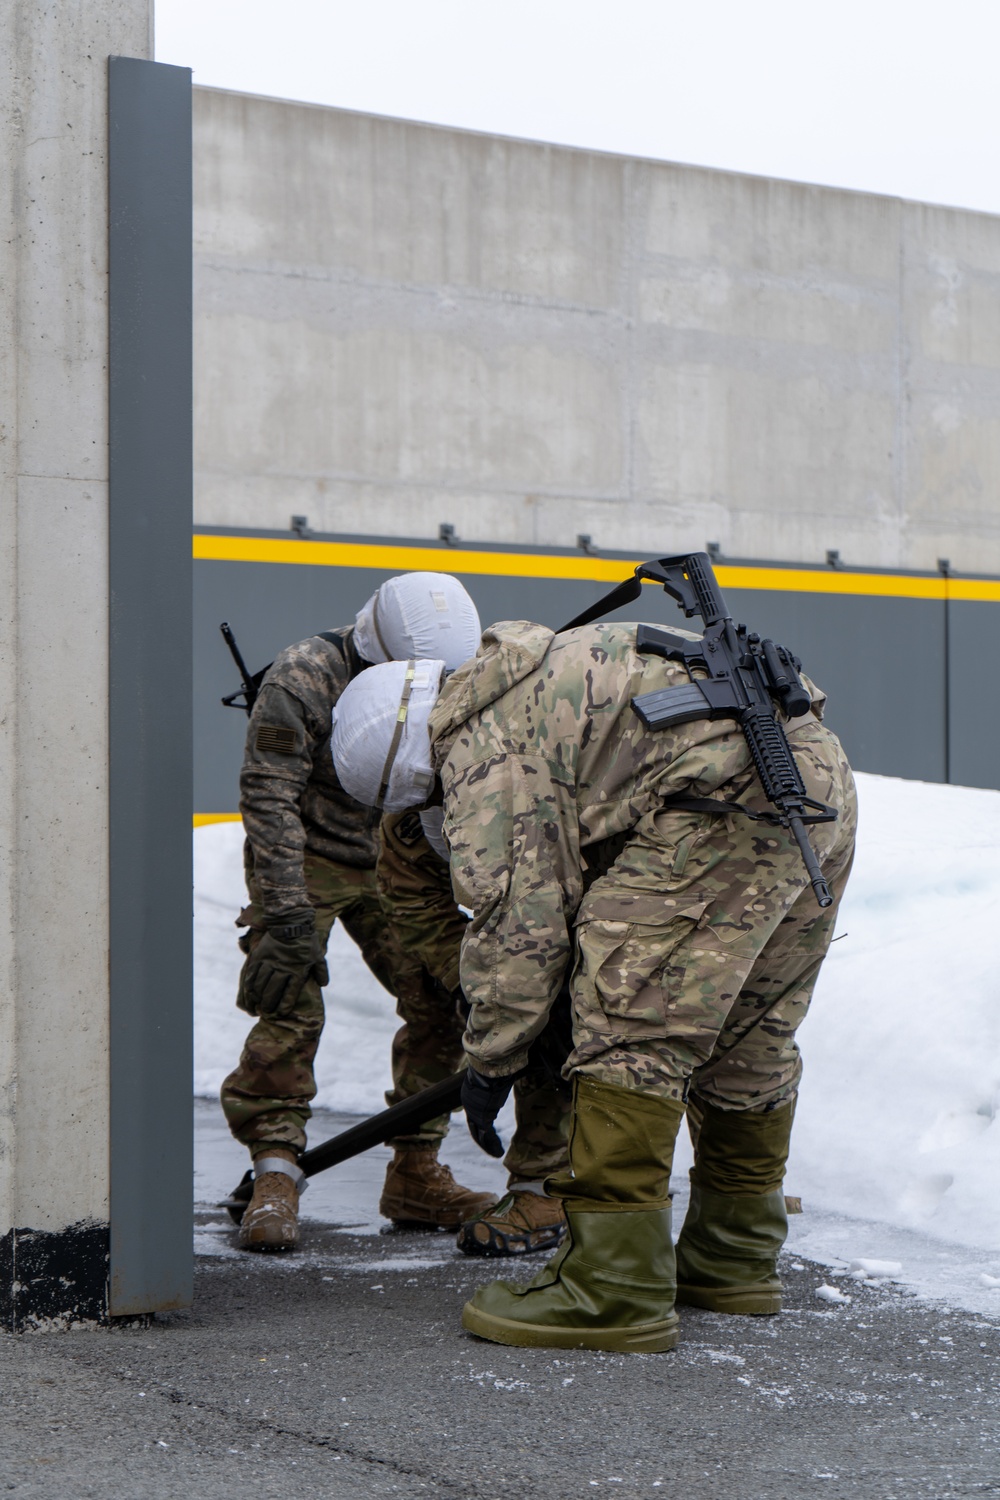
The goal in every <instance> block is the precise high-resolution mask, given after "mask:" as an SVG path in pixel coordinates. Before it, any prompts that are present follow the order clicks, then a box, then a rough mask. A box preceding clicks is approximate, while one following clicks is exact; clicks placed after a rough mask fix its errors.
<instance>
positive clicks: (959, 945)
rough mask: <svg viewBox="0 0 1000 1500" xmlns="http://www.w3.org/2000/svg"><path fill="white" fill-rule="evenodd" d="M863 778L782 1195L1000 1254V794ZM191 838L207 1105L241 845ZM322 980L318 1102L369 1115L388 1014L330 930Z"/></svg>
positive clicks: (221, 1057)
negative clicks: (853, 856) (849, 867)
mask: <svg viewBox="0 0 1000 1500" xmlns="http://www.w3.org/2000/svg"><path fill="white" fill-rule="evenodd" d="M858 781H859V787H860V793H861V835H860V843H859V850H858V858H857V862H856V865H855V870H854V874H853V876H852V880H851V884H850V886H849V888H848V893H847V896H846V899H845V902H844V906H843V908H842V912H841V918H840V923H839V927H838V939H837V941H836V942H835V943H834V946H833V948H832V950H831V953H830V957H829V959H828V960H827V963H826V965H825V967H824V970H823V973H822V975H821V978H820V982H819V985H818V986H817V991H816V997H815V1001H814V1004H813V1008H812V1012H811V1014H810V1016H809V1017H808V1019H807V1021H806V1023H805V1025H804V1026H803V1028H802V1033H801V1038H802V1045H803V1051H804V1053H805V1059H806V1072H805V1078H804V1080H803V1088H802V1095H801V1099H800V1103H799V1111H798V1118H797V1121H796V1126H795V1137H794V1145H793V1152H792V1159H791V1162H790V1164H789V1174H788V1182H787V1187H788V1191H789V1192H790V1193H795V1194H798V1195H800V1196H801V1197H803V1198H804V1199H805V1200H806V1202H805V1206H806V1209H807V1211H808V1208H809V1206H810V1204H812V1205H814V1206H815V1207H818V1208H823V1209H827V1210H831V1211H834V1212H839V1213H844V1214H848V1215H853V1216H855V1217H859V1218H867V1219H873V1220H878V1221H880V1222H884V1223H888V1224H893V1225H896V1226H898V1227H899V1228H903V1229H915V1230H922V1231H924V1232H925V1233H930V1234H932V1235H934V1236H936V1237H938V1238H940V1239H942V1240H947V1241H949V1242H951V1243H954V1244H959V1245H965V1246H968V1247H970V1248H980V1249H993V1250H997V1251H1000V1192H998V1188H997V1184H998V1183H1000V1122H998V1120H997V1118H996V1116H997V1107H998V1101H1000V792H989V791H977V790H972V789H968V788H965V787H944V786H931V785H925V784H924V783H921V782H908V781H898V780H893V779H890V778H888V777H882V776H865V775H862V776H859V778H858ZM194 842H195V998H196V1006H195V1066H196V1071H195V1092H196V1093H198V1094H215V1093H217V1091H218V1088H219V1085H220V1083H221V1082H222V1079H223V1078H224V1076H225V1075H226V1073H227V1072H228V1071H229V1069H230V1068H231V1067H232V1066H233V1065H234V1063H235V1061H236V1058H237V1057H238V1055H239V1050H240V1047H241V1045H242V1041H243V1037H244V1035H245V1034H246V1031H247V1029H248V1020H247V1017H245V1016H244V1015H242V1013H241V1012H239V1011H237V1010H236V1009H235V1007H234V1004H233V997H234V996H235V993H236V981H237V977H238V974H239V966H240V954H239V951H238V949H237V947H236V942H235V938H236V930H235V928H234V927H233V919H234V917H235V916H236V914H237V912H238V911H239V908H240V905H241V902H242V900H243V881H242V859H241V847H242V831H241V829H240V827H239V825H238V824H232V823H230V824H215V825H212V826H209V827H207V828H202V829H199V830H198V831H197V832H196V833H195V840H194ZM330 972H331V974H332V976H333V983H332V985H331V987H330V990H329V991H328V992H327V993H328V1012H329V1020H328V1022H327V1029H326V1033H325V1034H324V1037H323V1041H322V1044H321V1046H320V1052H319V1058H318V1065H317V1080H318V1084H319V1095H318V1100H319V1102H320V1103H321V1104H325V1105H327V1106H328V1107H330V1108H336V1109H339V1110H347V1111H357V1112H358V1113H365V1114H367V1113H370V1112H372V1111H374V1110H376V1109H379V1108H381V1107H382V1102H383V1092H384V1090H385V1089H386V1088H388V1087H389V1042H390V1039H391V1037H392V1034H393V1031H394V1030H395V1027H396V1024H397V1022H396V1019H395V1016H394V1014H393V1006H392V1001H391V999H390V998H389V996H388V995H386V994H385V992H384V991H383V990H381V989H380V987H379V986H378V984H377V983H376V982H375V981H374V980H373V979H372V978H371V976H370V975H369V974H368V971H367V969H366V968H365V967H364V965H363V963H362V962H361V959H360V958H359V956H358V954H357V950H356V949H355V948H354V946H353V944H352V943H351V941H350V939H349V938H347V937H346V936H345V935H344V934H343V932H342V931H341V930H340V929H339V928H337V929H335V932H334V939H333V942H332V944H331V952H330ZM683 1165H684V1163H683V1162H682V1161H678V1168H679V1169H683Z"/></svg>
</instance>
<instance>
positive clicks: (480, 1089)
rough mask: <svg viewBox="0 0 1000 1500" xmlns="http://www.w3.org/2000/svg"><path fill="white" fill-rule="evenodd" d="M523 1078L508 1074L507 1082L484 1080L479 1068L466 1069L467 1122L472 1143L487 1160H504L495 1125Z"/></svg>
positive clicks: (463, 1083) (464, 1096)
mask: <svg viewBox="0 0 1000 1500" xmlns="http://www.w3.org/2000/svg"><path fill="white" fill-rule="evenodd" d="M522 1071H523V1069H522ZM520 1076H521V1074H520V1073H508V1074H507V1076H506V1078H484V1077H483V1075H482V1073H477V1072H476V1070H475V1068H473V1067H471V1066H470V1067H469V1068H467V1069H466V1072H465V1077H464V1078H463V1079H462V1108H463V1109H464V1110H465V1122H466V1124H467V1125H468V1127H469V1134H470V1135H471V1136H472V1139H473V1140H474V1141H475V1143H476V1145H477V1146H478V1147H479V1148H480V1149H481V1150H482V1151H485V1152H486V1154H487V1156H503V1142H502V1141H501V1139H500V1137H499V1136H498V1135H497V1133H496V1129H495V1126H494V1121H495V1120H496V1117H497V1115H498V1114H499V1113H500V1111H501V1110H502V1109H503V1107H504V1105H505V1104H506V1103H507V1098H508V1096H509V1094H510V1091H511V1089H512V1088H513V1087H514V1079H515V1078H520Z"/></svg>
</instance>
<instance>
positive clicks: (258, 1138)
mask: <svg viewBox="0 0 1000 1500" xmlns="http://www.w3.org/2000/svg"><path fill="white" fill-rule="evenodd" d="M305 880H306V889H307V890H308V892H309V899H310V901H311V903H312V905H313V907H314V908H315V912H316V930H317V932H318V933H319V934H320V936H321V938H322V939H323V943H324V947H325V945H326V943H327V941H328V939H329V936H330V932H331V929H332V928H333V924H334V922H335V921H336V920H337V919H338V918H339V920H340V921H341V922H342V923H343V925H344V927H345V928H346V930H347V931H348V932H349V933H350V935H351V937H352V938H353V939H354V941H355V942H356V943H357V945H358V947H359V948H360V949H361V953H362V957H363V958H364V960H365V963H366V964H367V965H368V967H369V969H370V970H371V971H372V973H373V974H374V975H375V978H376V979H377V980H378V981H379V983H380V984H381V985H382V986H383V987H384V988H385V989H386V990H388V991H389V993H390V994H391V995H394V996H395V997H396V1011H397V1014H398V1015H399V1017H400V1019H401V1020H402V1022H403V1024H402V1026H401V1027H400V1029H399V1030H398V1031H397V1033H396V1035H395V1037H394V1039H393V1045H392V1078H393V1088H392V1090H391V1092H389V1093H387V1094H386V1101H387V1102H388V1103H389V1104H396V1103H398V1102H399V1101H400V1100H401V1099H406V1098H409V1097H410V1096H411V1095H412V1094H416V1093H418V1092H419V1091H420V1090H421V1089H425V1088H429V1087H430V1085H431V1084H433V1083H439V1082H440V1081H441V1080H442V1079H443V1078H447V1077H448V1075H449V1074H450V1073H454V1072H456V1071H457V1069H458V1068H460V1067H461V1066H462V1063H463V1061H464V1053H463V1051H462V1030H463V1024H464V1023H463V1021H462V1018H461V1016H460V1014H459V1011H458V1008H457V1006H456V1004H455V998H454V996H452V995H450V994H448V993H447V992H446V991H445V990H444V989H443V988H442V987H441V986H440V985H438V984H436V983H435V981H434V980H433V979H432V977H431V976H430V974H429V973H428V972H427V970H426V969H425V968H424V966H423V965H422V964H421V963H420V962H419V960H417V959H415V958H413V957H411V956H410V955H408V954H407V953H406V952H405V951H404V949H403V947H402V946H401V944H400V943H399V942H398V941H397V939H396V938H394V936H393V931H392V927H391V925H390V924H389V923H388V922H387V921H386V919H385V915H384V913H383V911H382V906H381V903H380V901H379V897H378V892H377V890H376V885H375V871H374V870H357V869H354V868H352V867H351V866H349V865H339V864H332V863H331V862H330V861H328V860H324V859H319V858H317V857H315V856H310V855H307V856H306V859H305ZM247 887H248V890H249V894H250V904H249V906H246V907H244V909H243V911H242V912H241V913H240V915H239V919H238V921H237V926H240V927H243V926H246V927H249V932H248V933H247V934H246V935H245V936H244V937H243V938H241V940H240V941H241V946H243V947H244V948H245V951H249V950H250V949H251V948H252V947H254V946H255V945H256V943H258V942H259V941H260V938H261V936H262V935H263V932H264V930H265V928H264V912H263V908H262V906H261V904H260V900H259V893H258V892H257V890H256V886H255V882H254V880H253V876H252V874H249V875H248V878H247ZM334 982H336V976H334ZM323 1022H324V1009H323V992H322V990H321V989H320V987H319V985H318V984H317V983H316V981H315V980H314V979H310V980H309V981H308V982H307V983H306V985H305V986H304V987H303V990H302V993H301V995H300V997H299V1000H298V1002H297V1004H296V1007H295V1010H294V1011H293V1012H292V1014H291V1015H287V1016H260V1017H259V1018H258V1019H257V1022H256V1025H255V1026H254V1028H253V1030H252V1031H251V1032H250V1035H249V1036H248V1037H247V1040H246V1043H245V1044H244V1047H243V1054H242V1056H241V1058H240V1061H239V1065H238V1066H237V1068H236V1069H235V1071H234V1072H232V1073H230V1075H229V1077H228V1078H227V1079H226V1080H225V1082H224V1083H223V1085H222V1108H223V1110H224V1112H225V1115H226V1119H227V1120H228V1122H229V1128H230V1130H231V1131H232V1132H233V1134H234V1135H235V1136H236V1138H237V1140H239V1141H242V1142H243V1144H244V1145H245V1146H248V1147H249V1149H250V1151H251V1152H252V1153H253V1154H254V1155H255V1156H257V1155H260V1154H261V1153H262V1152H263V1151H264V1150H265V1149H270V1148H271V1147H274V1146H279V1145H280V1146H288V1147H291V1148H292V1149H293V1150H295V1151H302V1150H304V1149H305V1144H306V1131H305V1126H306V1121H307V1120H308V1119H309V1117H310V1115H311V1113H312V1110H311V1108H310V1101H311V1100H312V1099H313V1098H314V1097H315V1094H316V1080H315V1077H314V1074H313V1062H314V1059H315V1057H316V1049H317V1047H318V1045H319V1039H320V1035H321V1033H322V1030H323ZM447 1129H448V1118H447V1116H442V1117H441V1118H440V1119H438V1120H434V1121H432V1122H431V1123H430V1124H428V1125H425V1126H424V1127H423V1128H422V1129H421V1130H420V1131H419V1133H417V1134H416V1135H412V1136H407V1137H405V1138H401V1139H400V1140H397V1141H393V1142H392V1143H391V1144H393V1145H398V1146H429V1145H437V1144H438V1142H439V1141H440V1140H441V1139H442V1137H443V1136H444V1134H445V1132H446V1131H447Z"/></svg>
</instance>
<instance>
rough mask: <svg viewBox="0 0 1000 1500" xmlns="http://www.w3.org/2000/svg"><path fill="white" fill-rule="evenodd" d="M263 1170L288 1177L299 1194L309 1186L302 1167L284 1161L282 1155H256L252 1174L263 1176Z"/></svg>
mask: <svg viewBox="0 0 1000 1500" xmlns="http://www.w3.org/2000/svg"><path fill="white" fill-rule="evenodd" d="M265 1172H280V1173H281V1174H282V1176H283V1177H290V1178H291V1179H292V1181H293V1182H294V1183H295V1186H296V1187H297V1188H298V1190H299V1194H300V1195H301V1194H302V1193H304V1192H305V1190H306V1188H307V1187H308V1186H309V1179H308V1177H307V1176H306V1174H305V1173H304V1172H303V1170H302V1168H301V1167H300V1166H297V1165H296V1163H295V1162H293V1161H286V1160H285V1158H284V1157H283V1156H258V1157H257V1159H256V1161H255V1162H254V1164H253V1175H254V1176H255V1177H263V1175H264V1173H265Z"/></svg>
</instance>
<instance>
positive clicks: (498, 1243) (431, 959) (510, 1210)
mask: <svg viewBox="0 0 1000 1500" xmlns="http://www.w3.org/2000/svg"><path fill="white" fill-rule="evenodd" d="M440 811H441V810H440V808H434V809H431V810H429V811H426V812H417V810H416V809H414V808H411V809H410V810H409V811H408V812H404V813H391V814H389V816H388V817H385V818H383V819H382V827H381V847H380V849H379V856H378V888H379V895H380V897H381V899H382V906H383V909H384V910H385V913H386V916H387V917H388V918H389V921H390V923H391V925H392V928H393V931H394V933H395V935H396V938H397V939H398V941H399V942H401V943H402V944H403V946H404V948H405V949H406V950H407V952H409V953H412V954H415V955H417V956H418V957H419V958H420V960H421V962H422V963H423V964H424V966H425V968H426V969H427V971H428V972H429V973H430V974H432V975H433V976H434V978H435V979H436V980H438V982H439V983H440V984H442V985H443V986H444V987H445V989H447V990H448V991H449V992H452V993H456V994H461V984H460V980H459V954H460V952H461V947H462V938H463V936H464V933H465V927H466V918H465V917H464V916H463V915H462V913H461V911H460V910H459V908H458V905H457V903H456V901H455V897H454V893H453V892H452V888H451V876H450V873H449V867H448V848H447V845H446V844H444V843H443V842H442V840H441V835H440V833H439V831H438V830H439V829H440ZM435 814H438V816H437V817H436V818H435ZM431 840H433V843H432V842H431ZM466 1009H467V1007H463V1013H464V1011H465V1010H466ZM569 1106H570V1094H569V1090H568V1088H567V1087H566V1085H565V1084H561V1083H560V1081H559V1080H558V1078H553V1076H552V1072H551V1064H549V1065H548V1066H547V1065H546V1062H545V1061H544V1060H539V1059H537V1058H536V1059H533V1060H532V1062H531V1064H530V1065H529V1067H528V1069H527V1070H526V1072H525V1073H523V1074H522V1075H521V1076H520V1077H519V1078H518V1079H517V1082H516V1083H515V1084H514V1113H515V1121H516V1127H515V1130H514V1135H513V1137H512V1139H511V1143H510V1146H509V1147H508V1149H507V1154H506V1156H505V1157H504V1166H505V1167H506V1168H507V1191H506V1193H505V1194H504V1196H503V1197H502V1198H501V1200H500V1202H499V1203H497V1204H495V1205H493V1206H492V1207H491V1208H488V1209H486V1210H484V1211H483V1212H482V1213H480V1214H478V1215H477V1216H476V1218H475V1219H472V1220H470V1221H469V1222H468V1223H465V1224H463V1225H462V1228H461V1230H460V1231H459V1234H458V1240H457V1244H458V1248H459V1249H460V1250H463V1251H464V1252H465V1254H466V1255H483V1256H506V1255H523V1254H528V1253H532V1252H537V1251H540V1250H552V1249H554V1248H555V1247H556V1246H557V1245H558V1244H559V1242H560V1241H561V1239H562V1237H563V1235H564V1234H565V1232H566V1216H565V1214H564V1213H563V1209H562V1204H561V1203H560V1201H559V1199H558V1198H550V1197H549V1195H548V1194H547V1193H546V1191H545V1179H546V1178H547V1177H551V1176H552V1174H553V1173H554V1172H559V1171H561V1170H563V1168H564V1167H565V1165H566V1143H567V1133H568V1127H569Z"/></svg>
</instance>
